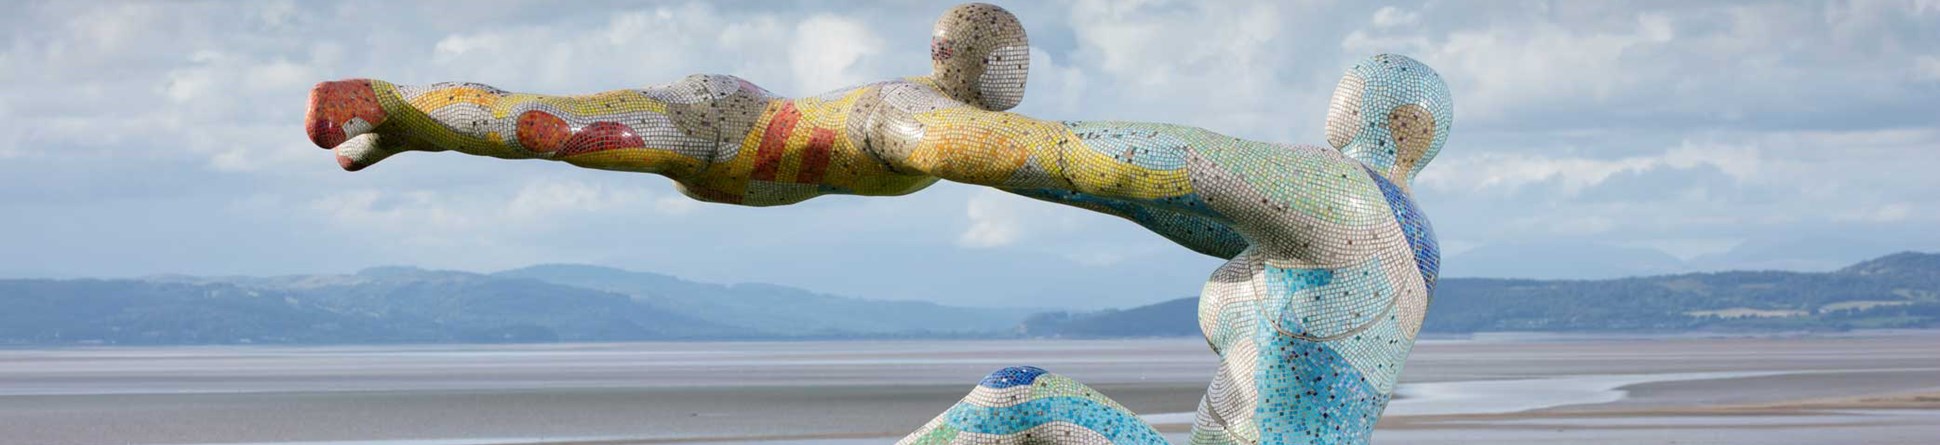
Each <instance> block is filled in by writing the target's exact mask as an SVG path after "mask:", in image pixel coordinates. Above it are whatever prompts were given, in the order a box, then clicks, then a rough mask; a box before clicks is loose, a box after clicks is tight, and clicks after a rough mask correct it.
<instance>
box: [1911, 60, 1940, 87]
mask: <svg viewBox="0 0 1940 445" xmlns="http://www.w3.org/2000/svg"><path fill="white" fill-rule="evenodd" d="M1913 77H1914V78H1916V79H1920V80H1930V81H1940V57H1935V56H1920V58H1919V59H1914V61H1913Z"/></svg>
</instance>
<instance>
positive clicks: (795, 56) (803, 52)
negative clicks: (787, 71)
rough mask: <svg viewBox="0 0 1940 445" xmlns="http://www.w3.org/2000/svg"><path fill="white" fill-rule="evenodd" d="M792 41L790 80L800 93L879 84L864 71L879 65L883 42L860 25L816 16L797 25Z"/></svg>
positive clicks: (826, 16)
mask: <svg viewBox="0 0 1940 445" xmlns="http://www.w3.org/2000/svg"><path fill="white" fill-rule="evenodd" d="M790 40H791V41H793V43H791V44H790V46H789V50H788V62H789V68H791V69H792V71H791V73H792V74H793V75H792V76H790V77H792V78H794V79H795V86H796V87H797V88H800V91H804V92H808V91H814V92H820V91H828V90H833V89H836V88H841V87H846V86H853V85H857V84H861V83H864V82H869V81H875V80H880V79H878V78H877V77H875V74H876V73H875V72H874V71H873V70H868V69H863V68H862V67H865V66H869V65H873V64H875V63H876V62H877V58H876V56H877V54H879V53H881V52H882V45H883V43H882V39H881V38H879V37H877V36H876V34H875V33H874V32H871V31H870V30H869V26H868V25H866V24H864V23H862V22H860V21H857V20H855V19H850V18H846V17H841V16H836V15H830V14H816V15H815V16H812V17H809V18H808V19H806V20H802V22H801V23H799V24H797V25H795V36H794V38H793V39H790Z"/></svg>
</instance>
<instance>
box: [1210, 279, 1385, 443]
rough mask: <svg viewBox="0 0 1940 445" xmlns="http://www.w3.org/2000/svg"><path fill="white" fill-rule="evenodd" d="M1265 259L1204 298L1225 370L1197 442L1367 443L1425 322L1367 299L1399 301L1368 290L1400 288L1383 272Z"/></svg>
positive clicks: (1213, 285)
mask: <svg viewBox="0 0 1940 445" xmlns="http://www.w3.org/2000/svg"><path fill="white" fill-rule="evenodd" d="M1259 252H1260V250H1258V249H1253V250H1248V251H1247V252H1245V253H1242V254H1241V255H1240V256H1238V257H1235V258H1234V259H1233V260H1232V261H1231V262H1229V263H1228V264H1227V265H1226V266H1225V267H1222V268H1221V269H1220V270H1219V271H1218V272H1216V273H1214V275H1213V277H1212V279H1211V280H1210V281H1209V282H1208V283H1207V285H1206V290H1205V292H1204V293H1203V294H1202V295H1201V297H1200V323H1201V325H1200V327H1201V329H1202V330H1204V331H1205V334H1206V338H1207V342H1208V343H1209V344H1210V345H1212V346H1213V349H1214V351H1215V352H1217V353H1218V354H1219V356H1220V364H1219V368H1218V371H1217V372H1216V373H1215V374H1214V376H1213V382H1212V385H1211V387H1210V388H1209V389H1208V391H1207V395H1206V397H1205V399H1204V400H1203V401H1202V403H1201V407H1200V410H1199V412H1200V414H1199V420H1198V422H1197V423H1196V425H1195V427H1194V433H1193V443H1200V444H1220V443H1242V444H1251V443H1329V444H1332V443H1366V442H1367V441H1368V439H1369V436H1370V435H1371V434H1372V432H1373V428H1374V424H1375V422H1376V420H1378V419H1379V417H1380V414H1381V411H1382V410H1383V409H1384V408H1385V407H1386V406H1387V402H1388V400H1389V398H1390V396H1391V395H1392V394H1393V389H1394V380H1395V377H1396V376H1397V375H1398V374H1399V373H1400V370H1401V363H1402V361H1403V360H1405V359H1406V357H1407V354H1408V351H1409V349H1410V347H1411V346H1412V344H1413V331H1414V327H1418V324H1419V319H1418V318H1412V317H1408V316H1405V315H1402V314H1398V313H1397V312H1396V310H1395V308H1394V304H1393V302H1392V299H1391V298H1390V299H1389V300H1388V301H1385V302H1384V301H1381V300H1370V299H1369V298H1371V297H1377V296H1382V295H1393V294H1394V293H1393V292H1371V291H1365V290H1366V289H1374V288H1377V287H1379V286H1386V285H1392V283H1386V282H1382V281H1380V280H1389V279H1388V278H1387V277H1386V275H1384V274H1382V273H1379V270H1357V268H1356V267H1355V266H1348V267H1337V268H1315V267H1306V268H1300V267H1287V266H1283V265H1285V264H1292V263H1294V262H1292V261H1275V260H1274V259H1272V258H1266V257H1264V256H1263V255H1261V254H1260V253H1259ZM1369 263H1370V264H1378V263H1379V261H1374V260H1369ZM1363 272H1365V273H1363ZM1356 290H1360V291H1356ZM1353 296H1360V297H1361V298H1362V299H1356V300H1351V301H1332V300H1330V299H1340V298H1347V297H1353ZM1409 323H1413V324H1414V326H1405V327H1406V328H1405V329H1404V325H1406V324H1409Z"/></svg>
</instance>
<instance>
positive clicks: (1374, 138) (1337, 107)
mask: <svg viewBox="0 0 1940 445" xmlns="http://www.w3.org/2000/svg"><path fill="white" fill-rule="evenodd" d="M1454 123H1455V111H1454V104H1453V103H1452V101H1450V100H1449V92H1448V84H1447V83H1444V82H1442V78H1441V76H1440V75H1438V74H1435V70H1433V69H1429V68H1428V66H1427V65H1423V64H1422V63H1421V62H1417V61H1415V59H1410V58H1408V57H1406V56H1398V55H1393V54H1382V55H1378V56H1374V57H1370V58H1368V59H1367V60H1363V61H1361V62H1360V63H1356V64H1354V67H1353V68H1349V69H1348V70H1347V75H1345V76H1342V77H1341V80H1340V85H1338V86H1336V87H1335V88H1334V100H1333V103H1332V104H1331V105H1330V106H1329V109H1328V111H1327V143H1328V144H1329V145H1333V146H1334V148H1336V149H1340V151H1341V153H1345V154H1347V155H1348V156H1349V157H1353V158H1355V159H1359V160H1360V161H1361V162H1363V163H1366V164H1367V165H1368V167H1370V168H1373V169H1375V170H1377V171H1380V172H1382V173H1383V174H1385V175H1387V176H1388V178H1391V179H1393V180H1395V181H1397V182H1401V181H1403V180H1405V181H1407V182H1413V181H1414V178H1415V174H1416V173H1420V172H1421V168H1422V167H1424V166H1427V165H1428V161H1430V160H1433V159H1435V154H1436V153H1437V152H1440V151H1441V149H1442V144H1443V143H1445V142H1447V141H1448V129H1449V127H1450V126H1451V125H1453V124H1454Z"/></svg>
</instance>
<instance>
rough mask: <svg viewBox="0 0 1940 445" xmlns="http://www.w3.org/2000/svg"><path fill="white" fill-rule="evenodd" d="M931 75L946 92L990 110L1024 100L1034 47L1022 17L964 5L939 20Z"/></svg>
mask: <svg viewBox="0 0 1940 445" xmlns="http://www.w3.org/2000/svg"><path fill="white" fill-rule="evenodd" d="M930 66H931V68H932V70H933V71H932V72H931V73H930V77H931V78H932V79H934V80H936V85H937V87H938V88H941V89H943V93H944V94H948V95H950V98H952V99H956V100H958V101H961V102H963V103H967V104H970V105H974V106H976V107H978V108H983V109H985V110H990V111H1003V110H1008V109H1010V108H1011V107H1015V106H1017V103H1018V102H1021V101H1023V100H1024V78H1025V74H1026V73H1027V72H1028V71H1030V68H1031V46H1030V41H1029V39H1027V38H1025V36H1024V25H1023V24H1022V23H1018V21H1017V16H1014V15H1011V14H1010V11H1005V10H1004V8H999V7H997V6H996V5H990V4H985V3H965V4H961V5H957V6H956V7H954V8H950V10H949V12H945V13H943V18H939V19H937V20H936V32H935V33H932V34H931V36H930Z"/></svg>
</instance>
